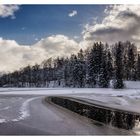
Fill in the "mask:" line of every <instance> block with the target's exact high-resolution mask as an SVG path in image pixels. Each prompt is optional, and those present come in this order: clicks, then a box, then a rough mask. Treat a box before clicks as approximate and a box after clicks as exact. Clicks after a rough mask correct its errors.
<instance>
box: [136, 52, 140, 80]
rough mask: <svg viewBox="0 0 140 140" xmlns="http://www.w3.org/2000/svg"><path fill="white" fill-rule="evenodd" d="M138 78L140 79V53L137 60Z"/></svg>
mask: <svg viewBox="0 0 140 140" xmlns="http://www.w3.org/2000/svg"><path fill="white" fill-rule="evenodd" d="M137 79H138V80H140V54H138V60H137Z"/></svg>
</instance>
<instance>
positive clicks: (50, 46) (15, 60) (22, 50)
mask: <svg viewBox="0 0 140 140" xmlns="http://www.w3.org/2000/svg"><path fill="white" fill-rule="evenodd" d="M78 50H79V47H78V44H77V43H76V42H75V41H74V40H72V39H69V38H68V37H66V36H64V35H53V36H49V37H47V38H44V39H41V40H40V41H38V42H37V43H36V44H34V45H32V46H27V45H19V44H18V43H17V42H16V41H14V40H5V39H3V38H0V71H14V70H17V69H19V68H21V67H25V66H27V65H28V64H30V65H33V64H35V63H40V62H42V61H43V60H44V59H47V58H49V57H56V56H69V55H70V54H71V53H75V52H77V51H78Z"/></svg>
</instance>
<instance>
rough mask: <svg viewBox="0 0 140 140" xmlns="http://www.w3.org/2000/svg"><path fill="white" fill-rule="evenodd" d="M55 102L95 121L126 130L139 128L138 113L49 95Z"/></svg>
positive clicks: (139, 116)
mask: <svg viewBox="0 0 140 140" xmlns="http://www.w3.org/2000/svg"><path fill="white" fill-rule="evenodd" d="M50 100H51V101H52V102H54V103H55V104H58V105H60V106H62V107H65V108H67V109H69V110H71V111H74V112H76V113H78V114H80V115H83V116H86V117H88V118H90V119H93V120H95V121H98V122H101V123H104V124H107V125H111V126H114V127H118V128H122V129H126V130H138V129H139V128H140V114H138V113H133V112H128V111H121V110H119V109H113V108H107V107H103V106H99V105H94V104H89V103H85V102H82V101H77V100H75V99H70V98H64V97H50Z"/></svg>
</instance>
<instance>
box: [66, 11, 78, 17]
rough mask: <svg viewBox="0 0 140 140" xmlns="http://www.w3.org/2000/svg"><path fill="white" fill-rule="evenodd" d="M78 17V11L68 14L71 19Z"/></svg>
mask: <svg viewBox="0 0 140 140" xmlns="http://www.w3.org/2000/svg"><path fill="white" fill-rule="evenodd" d="M76 15H77V11H76V10H73V11H72V12H70V13H69V14H68V16H69V17H73V16H76Z"/></svg>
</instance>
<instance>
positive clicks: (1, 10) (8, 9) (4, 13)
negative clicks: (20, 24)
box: [0, 5, 19, 19]
mask: <svg viewBox="0 0 140 140" xmlns="http://www.w3.org/2000/svg"><path fill="white" fill-rule="evenodd" d="M17 10H19V6H18V5H0V17H2V18H6V17H11V18H12V19H14V18H15V15H14V14H15V12H16V11H17Z"/></svg>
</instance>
